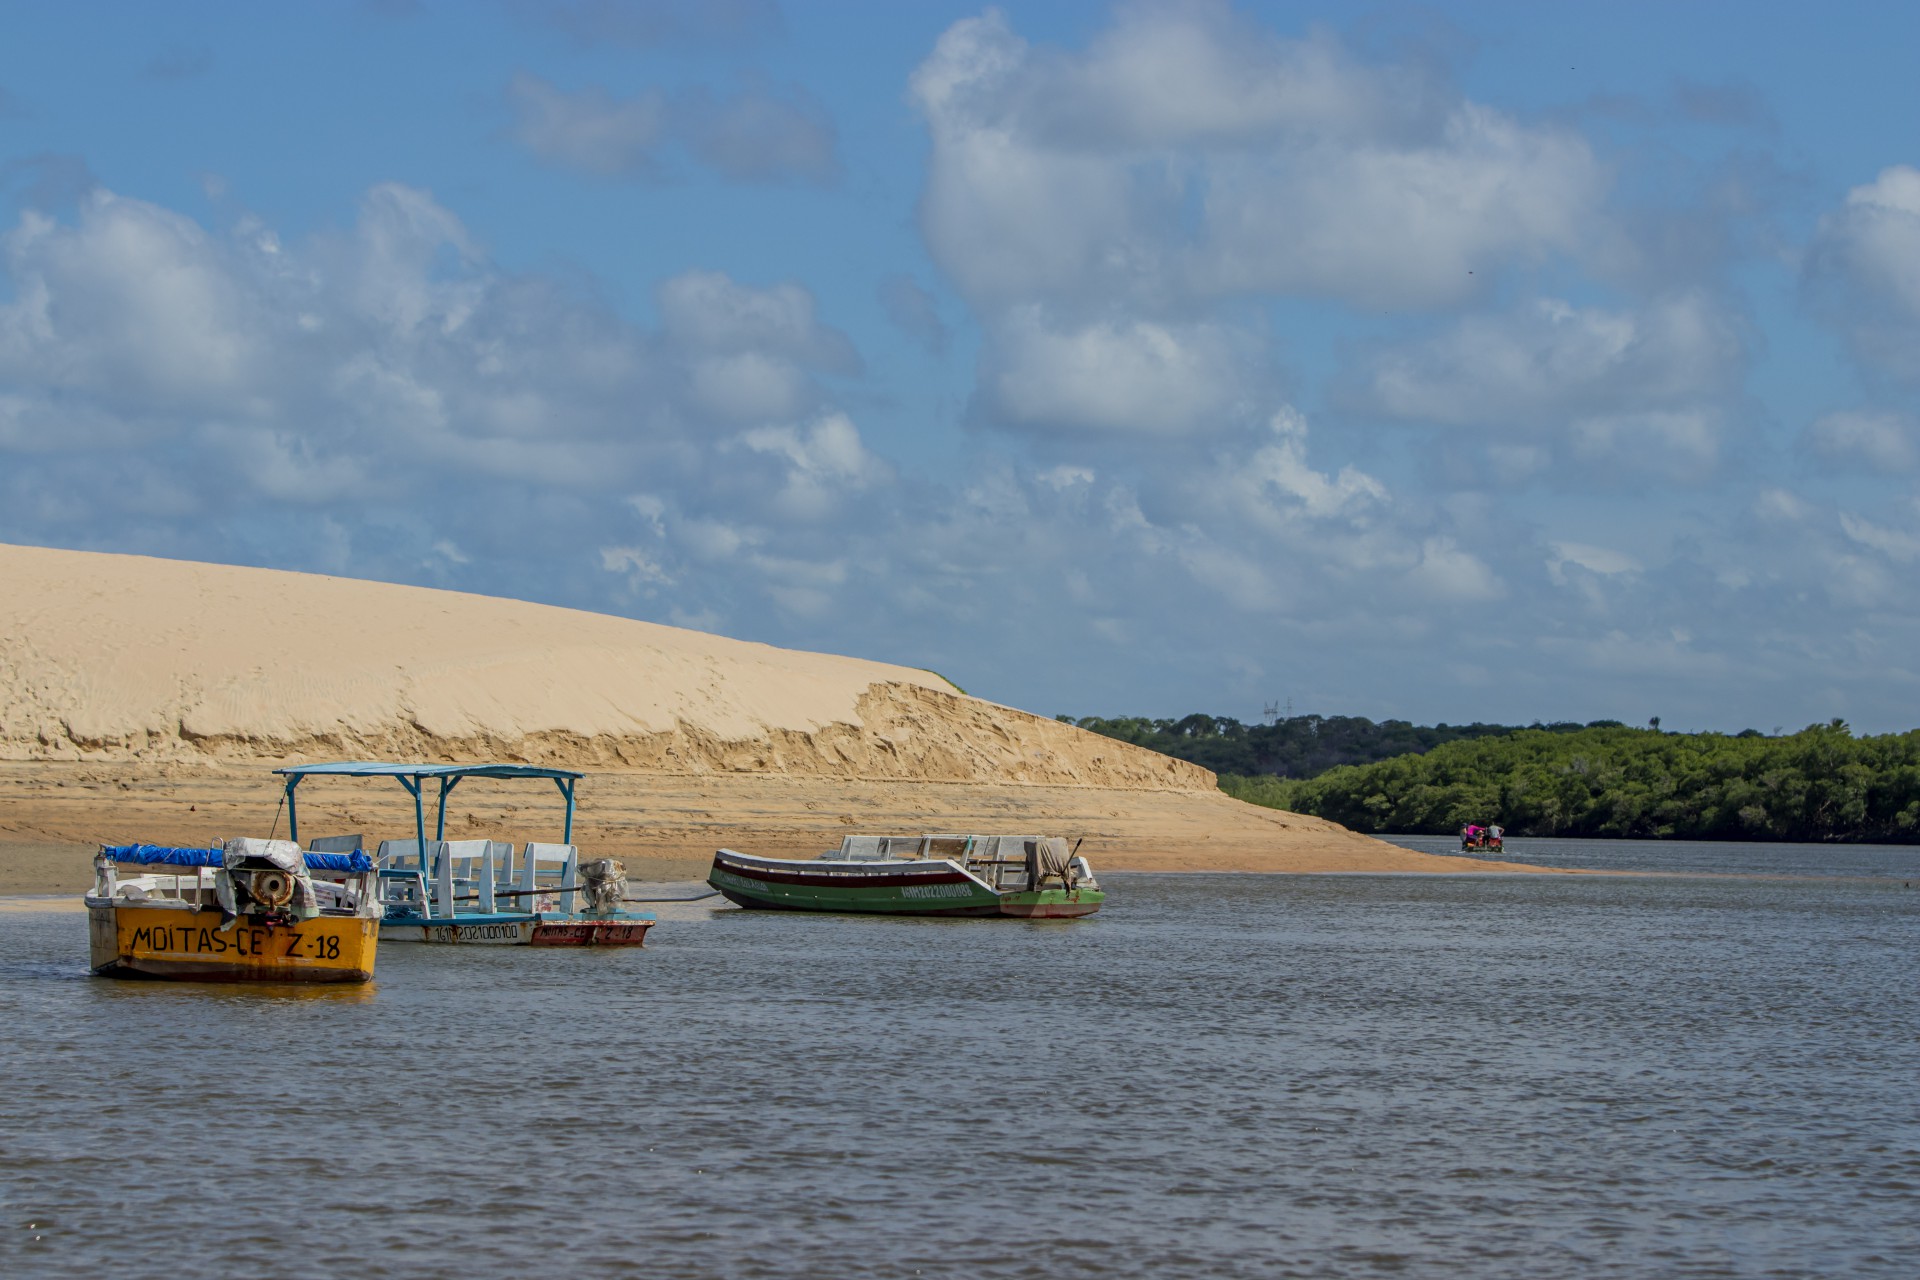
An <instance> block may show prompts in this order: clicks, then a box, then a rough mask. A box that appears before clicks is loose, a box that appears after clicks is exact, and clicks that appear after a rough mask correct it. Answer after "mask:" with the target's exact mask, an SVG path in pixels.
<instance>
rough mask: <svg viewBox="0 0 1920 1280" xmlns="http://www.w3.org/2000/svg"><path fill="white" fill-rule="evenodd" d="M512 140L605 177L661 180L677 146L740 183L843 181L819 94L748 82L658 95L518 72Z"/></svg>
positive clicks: (540, 156)
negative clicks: (666, 155)
mask: <svg viewBox="0 0 1920 1280" xmlns="http://www.w3.org/2000/svg"><path fill="white" fill-rule="evenodd" d="M506 100H507V106H508V108H509V110H510V111H511V112H512V114H513V123H512V125H511V127H510V128H509V130H508V133H509V136H510V137H512V139H513V140H514V141H515V142H517V143H519V144H520V146H521V147H523V148H524V149H525V150H526V151H527V152H528V153H529V154H531V155H532V156H533V157H534V158H535V159H536V160H538V161H540V162H541V163H542V164H545V165H549V166H551V167H553V168H557V169H571V170H574V171H576V172H579V173H585V174H590V175H592V176H594V177H600V178H643V179H659V178H662V177H664V176H666V167H665V164H664V161H663V157H662V153H663V151H664V150H666V149H667V148H668V147H670V146H671V147H677V148H679V149H680V150H682V151H684V153H685V154H686V155H688V156H689V157H691V158H692V159H693V160H694V161H695V162H697V163H699V164H701V165H703V166H705V167H707V168H709V169H712V170H713V171H715V172H716V173H719V174H720V175H721V176H723V177H726V178H729V179H732V180H734V181H736V182H771V183H781V182H812V183H828V182H832V181H833V180H835V179H836V178H837V177H838V176H839V173H840V160H839V155H838V142H837V139H836V134H835V130H834V126H833V120H832V118H831V117H830V116H829V115H828V114H827V110H826V108H825V107H824V106H823V105H821V103H820V102H819V100H818V99H816V98H814V97H813V95H812V94H810V93H808V92H807V91H806V90H804V89H801V88H799V87H797V86H795V87H791V88H788V89H785V90H779V89H775V88H773V87H770V86H767V85H763V84H758V83H754V84H749V85H747V86H746V87H745V88H743V89H741V90H740V91H739V92H737V93H733V94H715V93H714V92H712V91H711V90H708V89H705V88H700V87H695V88H691V89H686V90H681V91H678V92H676V93H673V94H668V93H667V92H666V91H665V90H662V89H658V88H651V89H646V90H643V91H641V92H639V93H637V94H634V95H632V96H630V97H624V98H623V97H618V96H616V95H614V94H613V93H610V92H609V91H608V90H606V89H605V88H602V87H600V86H598V85H591V86H588V87H587V88H585V89H581V90H578V91H576V92H568V91H567V90H564V89H561V88H559V87H557V86H556V85H554V84H552V83H550V82H549V81H546V80H543V79H541V78H540V77H539V76H535V75H531V74H529V73H526V72H521V73H519V74H517V75H515V76H514V77H513V79H512V80H511V81H509V82H508V84H507V90H506Z"/></svg>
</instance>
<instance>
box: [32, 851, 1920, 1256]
mask: <svg viewBox="0 0 1920 1280" xmlns="http://www.w3.org/2000/svg"><path fill="white" fill-rule="evenodd" d="M1442 847H1444V845H1443V846H1442ZM1663 850H1664V853H1663ZM1742 851H1744V852H1742ZM1564 852H1566V851H1565V850H1559V849H1554V850H1549V849H1546V848H1543V847H1541V846H1540V845H1538V844H1537V843H1536V842H1525V841H1518V840H1516V841H1514V842H1513V844H1512V845H1511V846H1510V848H1509V850H1508V856H1509V857H1516V858H1526V857H1539V858H1543V859H1544V858H1547V857H1548V855H1549V854H1552V855H1553V856H1555V857H1557V856H1559V855H1560V854H1562V853H1564ZM1674 852H1675V851H1674V849H1673V848H1671V847H1666V846H1645V845H1640V846H1632V847H1630V846H1628V845H1626V844H1621V843H1615V844H1611V845H1607V846H1597V847H1594V848H1593V849H1592V850H1590V851H1589V852H1587V853H1585V854H1584V855H1583V856H1584V860H1585V865H1596V864H1599V863H1601V862H1605V861H1607V860H1609V859H1611V861H1612V863H1613V865H1616V866H1629V867H1633V866H1637V863H1638V862H1650V863H1652V864H1654V865H1655V866H1660V865H1667V864H1661V863H1660V859H1661V858H1662V857H1663V856H1664V857H1667V858H1669V860H1671V858H1672V856H1673V854H1674ZM1689 856H1692V855H1689ZM1699 856H1701V857H1704V858H1705V859H1706V863H1710V864H1711V865H1706V863H1702V864H1701V865H1691V864H1687V862H1686V859H1681V862H1682V864H1683V865H1685V866H1686V869H1690V870H1694V871H1704V872H1709V873H1712V874H1702V875H1690V876H1675V875H1616V876H1447V877H1422V876H1308V877H1279V876H1237V875H1122V874H1113V875H1109V876H1107V877H1105V879H1106V882H1107V885H1108V887H1109V889H1110V891H1111V897H1110V898H1109V903H1108V906H1107V908H1106V909H1105V910H1104V911H1102V912H1101V914H1099V915H1098V916H1095V917H1092V918H1090V919H1087V920H1082V921H1053V922H1047V921H1013V920H1009V921H973V920H884V919H864V918H855V917H828V916H795V915H783V914H761V913H750V912H743V911H738V910H734V909H731V908H721V909H711V908H710V907H709V906H708V905H707V904H700V905H696V906H676V907H671V908H666V909H664V910H663V913H662V914H663V917H665V918H664V919H663V922H662V923H661V925H660V926H659V927H658V928H656V929H655V930H654V931H653V934H652V936H651V940H650V941H649V944H648V946H647V947H646V949H645V950H643V951H624V952H623V951H606V952H568V951H555V952H536V951H528V950H523V949H507V948H473V949H454V948H436V947H421V946H413V947H407V946H399V945H395V946H388V947H385V948H383V949H382V952H381V955H380V961H379V980H378V982H377V983H376V984H375V985H374V986H373V987H371V988H369V989H364V990H354V991H340V990H334V991H320V990H314V991H301V990H290V989H274V990H260V989H256V990H236V989H223V988H218V987H204V986H196V985H185V984H167V983H150V984H142V983H123V982H112V981H106V980H100V979H92V978H89V977H87V976H86V975H85V972H84V964H83V961H84V954H85V943H86V939H85V925H84V918H83V917H82V916H80V915H79V914H77V913H73V912H65V913H53V912H43V913H32V912H28V913H9V914H6V915H4V916H0V1026H3V1027H4V1030H3V1031H0V1089H3V1091H0V1155H3V1156H4V1159H0V1231H4V1235H0V1273H4V1274H7V1275H10V1276H11V1275H34V1276H39V1275H46V1276H69V1275H71V1276H81V1275H89V1276H90V1275H97V1274H120V1273H122V1272H126V1273H135V1274H145V1273H148V1272H155V1273H167V1274H185V1275H197V1274H223V1275H240V1274H252V1275H271V1276H326V1275H347V1274H351V1275H357V1276H368V1277H377V1276H407V1277H413V1276H447V1277H496V1276H497V1277H508V1276H513V1277H519V1276H526V1275H548V1274H604V1275H631V1276H643V1275H644V1276H668V1277H734V1276H739V1277H756V1276H769V1277H773V1276H778V1277H864V1276H889V1277H892V1276H914V1275H923V1276H929V1277H932V1276H941V1277H968V1278H972V1277H1029V1276H1031V1277H1039V1276H1049V1277H1051V1276H1152V1277H1187V1276H1192V1277H1235V1276H1260V1277H1268V1276H1326V1277H1345V1276H1450V1277H1456V1276H1467V1277H1508V1276H1511V1277H1542V1276H1549V1277H1550V1276H1567V1277H1593V1276H1602V1277H1605V1276H1634V1277H1642V1276H1644V1277H1666V1276H1756V1277H1757V1276H1807V1277H1816V1276H1818V1277H1828V1276H1842V1275H1844V1276H1850V1277H1880V1276H1885V1277H1901V1278H1903V1280H1904V1278H1905V1277H1909V1276H1911V1275H1913V1274H1914V1272H1915V1268H1916V1263H1915V1259H1916V1258H1920V1106H1917V1105H1916V1101H1915V1086H1916V1082H1917V1081H1920V1036H1917V1035H1916V1031H1920V962H1916V956H1920V851H1915V850H1897V851H1887V850H1878V851H1864V852H1863V851H1861V850H1857V849H1855V850H1831V849H1820V850H1807V849H1799V850H1791V849H1783V848H1782V847H1780V846H1751V845H1748V846H1717V847H1716V848H1715V849H1714V850H1711V851H1709V854H1703V855H1699ZM1812 872H1818V874H1812ZM1909 879H1910V880H1911V882H1912V883H1913V884H1914V885H1915V886H1916V887H1914V888H1908V887H1906V886H1907V884H1908V882H1909Z"/></svg>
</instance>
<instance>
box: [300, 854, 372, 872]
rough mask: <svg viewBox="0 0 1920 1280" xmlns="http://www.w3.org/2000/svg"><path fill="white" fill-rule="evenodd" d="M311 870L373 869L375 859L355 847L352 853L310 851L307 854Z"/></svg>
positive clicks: (308, 867)
mask: <svg viewBox="0 0 1920 1280" xmlns="http://www.w3.org/2000/svg"><path fill="white" fill-rule="evenodd" d="M307 870H309V871H371V870H373V859H372V858H369V857H368V856H367V855H366V854H365V853H363V852H361V851H360V850H358V849H355V850H354V851H353V852H352V853H310V854H308V855H307Z"/></svg>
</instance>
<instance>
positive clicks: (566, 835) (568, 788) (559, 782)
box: [553, 778, 579, 844]
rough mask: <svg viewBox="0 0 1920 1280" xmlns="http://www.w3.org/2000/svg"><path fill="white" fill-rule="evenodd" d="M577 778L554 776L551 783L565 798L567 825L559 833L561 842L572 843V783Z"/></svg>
mask: <svg viewBox="0 0 1920 1280" xmlns="http://www.w3.org/2000/svg"><path fill="white" fill-rule="evenodd" d="M577 781H579V779H577V778H555V779H554V780H553V784H554V785H555V786H557V787H559V788H560V794H561V795H563V796H565V797H566V798H567V825H566V827H565V829H564V830H562V832H561V833H560V843H561V844H572V843H573V784H574V783H575V782H577Z"/></svg>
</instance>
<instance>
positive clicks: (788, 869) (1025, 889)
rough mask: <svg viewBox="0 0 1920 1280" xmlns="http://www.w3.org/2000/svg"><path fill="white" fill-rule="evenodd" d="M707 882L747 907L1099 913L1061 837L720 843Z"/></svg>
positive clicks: (1091, 885) (1083, 867) (1091, 886)
mask: <svg viewBox="0 0 1920 1280" xmlns="http://www.w3.org/2000/svg"><path fill="white" fill-rule="evenodd" d="M707 883H708V884H710V885H712V886H713V887H714V888H715V889H718V890H719V891H720V892H721V893H723V894H725V895H726V897H727V898H728V900H729V901H732V902H735V903H738V904H739V905H740V906H743V907H753V908H762V909H769V910H780V911H851V912H865V913H877V914H884V915H916V916H1026V917H1029V918H1048V917H1059V916H1084V915H1091V914H1092V913H1093V912H1095V911H1098V910H1099V909H1100V904H1101V903H1102V902H1104V901H1105V900H1106V894H1105V893H1103V892H1101V889H1100V884H1099V882H1098V881H1097V880H1095V879H1094V877H1093V868H1092V867H1090V866H1089V865H1088V864H1087V860H1086V859H1085V858H1082V857H1079V856H1076V855H1075V854H1074V852H1073V850H1072V849H1070V848H1069V847H1068V845H1067V842H1066V841H1065V840H1063V839H1061V838H1060V837H1058V836H982V835H939V836H848V837H847V838H846V839H844V840H842V841H841V842H840V847H839V848H838V849H835V850H830V851H829V852H827V853H823V854H821V855H820V856H819V857H817V858H760V857H755V856H753V855H752V854H746V853H738V852H735V851H734V850H732V849H721V850H719V851H718V852H717V853H715V854H714V855H713V870H712V871H711V872H710V873H709V874H708V876H707Z"/></svg>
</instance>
